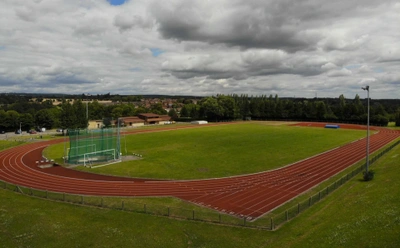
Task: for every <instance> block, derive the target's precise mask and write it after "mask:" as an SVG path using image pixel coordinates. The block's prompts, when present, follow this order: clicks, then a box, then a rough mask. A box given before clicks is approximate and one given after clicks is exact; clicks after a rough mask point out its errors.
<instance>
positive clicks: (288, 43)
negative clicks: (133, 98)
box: [0, 0, 400, 98]
mask: <svg viewBox="0 0 400 248" xmlns="http://www.w3.org/2000/svg"><path fill="white" fill-rule="evenodd" d="M398 13H400V4H399V3H398V2H397V1H392V0H384V1H378V0H364V1H345V0H338V1H328V0H321V1H295V0H279V1H278V0H235V1H228V0H216V1H203V0H193V1H185V0H168V1H146V0H135V1H127V2H126V3H125V4H123V5H120V6H111V5H110V4H108V2H107V1H80V0H70V1H64V0H3V1H1V2H0V57H1V60H0V88H1V89H2V91H14V92H15V91H16V92H31V91H34V92H69V93H77V94H81V93H83V92H84V93H93V94H96V93H108V92H112V93H119V94H191V95H211V94H218V93H220V94H228V93H239V94H241V93H246V94H253V95H260V94H266V95H269V94H278V95H280V96H285V95H286V96H292V95H294V94H293V92H295V91H296V95H297V96H305V97H314V94H315V92H318V95H319V96H330V97H332V96H333V97H335V96H339V95H340V94H343V93H346V94H347V95H348V97H352V95H355V94H359V93H360V90H359V85H362V84H366V83H370V84H371V89H373V90H376V92H375V93H376V94H375V95H374V96H375V97H379V98H398V97H399V95H400V87H399V81H400V80H399V78H400V73H399V72H398V71H399V70H398V68H399V65H400V50H399V48H398V44H399V43H400V33H399V32H398V23H400V16H399V15H398ZM152 49H153V51H154V49H158V51H161V52H162V53H161V54H159V56H157V57H155V56H153V54H152ZM99 78H101V79H102V80H99ZM368 80H370V81H368ZM371 80H372V81H371ZM50 86H51V87H50Z"/></svg>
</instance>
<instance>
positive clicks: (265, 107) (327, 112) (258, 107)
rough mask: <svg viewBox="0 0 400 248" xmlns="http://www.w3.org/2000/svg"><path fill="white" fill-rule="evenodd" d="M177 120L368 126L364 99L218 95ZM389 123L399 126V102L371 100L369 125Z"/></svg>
mask: <svg viewBox="0 0 400 248" xmlns="http://www.w3.org/2000/svg"><path fill="white" fill-rule="evenodd" d="M180 116H181V117H184V118H189V119H206V120H208V121H229V120H237V119H241V120H246V119H247V120H249V119H251V120H298V121H330V122H351V123H360V124H365V123H366V122H367V116H368V115H367V99H360V97H359V96H358V95H356V96H355V98H354V99H346V98H345V97H344V96H343V95H340V96H339V98H335V99H317V98H314V99H305V98H286V99H285V98H284V99H280V98H279V97H278V95H275V96H273V95H270V96H265V95H262V96H255V97H253V96H250V97H249V96H248V95H217V96H212V97H205V98H203V99H202V100H201V101H199V102H198V103H197V104H194V103H191V104H186V105H185V106H183V108H182V109H181V111H180ZM389 121H394V122H396V125H398V126H400V105H399V101H388V100H386V101H384V104H382V103H381V102H380V101H378V100H372V99H371V100H370V123H371V124H372V125H379V126H386V125H387V124H388V122H389Z"/></svg>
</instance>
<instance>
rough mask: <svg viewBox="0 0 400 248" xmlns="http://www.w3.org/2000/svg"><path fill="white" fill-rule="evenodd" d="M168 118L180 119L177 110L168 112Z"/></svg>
mask: <svg viewBox="0 0 400 248" xmlns="http://www.w3.org/2000/svg"><path fill="white" fill-rule="evenodd" d="M168 116H169V117H171V118H172V119H176V118H178V114H177V113H176V111H175V109H170V110H169V111H168Z"/></svg>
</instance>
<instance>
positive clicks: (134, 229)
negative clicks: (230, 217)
mask: <svg viewBox="0 0 400 248" xmlns="http://www.w3.org/2000/svg"><path fill="white" fill-rule="evenodd" d="M399 157H400V146H397V147H396V148H395V149H393V150H392V151H391V152H389V153H388V154H386V155H385V156H384V157H383V158H381V159H380V160H378V161H377V162H376V163H375V164H373V166H372V169H373V170H374V171H375V172H376V175H375V178H374V180H373V181H370V182H363V181H361V178H362V176H361V175H359V176H356V177H355V178H353V179H351V180H350V181H349V182H348V183H346V184H345V185H343V186H342V187H341V188H339V189H338V190H336V191H334V192H333V193H332V194H330V195H329V196H327V197H326V198H324V199H323V200H322V201H321V202H320V203H318V204H316V205H314V206H312V207H311V208H310V209H308V210H306V211H305V212H303V213H302V214H300V215H299V216H298V217H296V218H295V219H293V220H292V221H290V222H289V223H287V224H285V225H284V226H282V227H281V228H280V229H278V230H277V231H273V232H271V231H262V230H252V229H245V228H239V227H226V226H219V225H214V224H207V223H202V222H192V221H181V220H174V219H169V218H166V217H155V216H150V215H146V214H137V213H128V212H122V211H117V210H105V209H98V208H94V207H93V208H92V207H82V206H78V205H71V204H66V203H59V202H51V201H46V200H42V199H37V198H31V197H27V196H23V195H20V194H18V193H14V192H11V191H7V190H3V189H0V247H7V248H12V247H58V248H61V247H174V248H176V247H222V248H223V247H229V248H231V247H399V245H400V235H399V233H400V217H399V216H400V181H399V180H398V178H399V177H400V166H399Z"/></svg>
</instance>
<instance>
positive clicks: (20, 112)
mask: <svg viewBox="0 0 400 248" xmlns="http://www.w3.org/2000/svg"><path fill="white" fill-rule="evenodd" d="M149 112H151V113H155V114H160V115H164V114H167V111H166V110H165V109H163V107H162V105H161V103H157V104H153V105H152V106H151V107H149V108H146V107H144V106H137V105H134V104H133V103H117V104H112V105H104V104H101V103H99V102H98V101H97V100H95V101H92V102H88V103H87V104H85V103H84V102H83V101H82V100H81V99H77V100H68V101H67V100H62V103H61V104H59V105H53V104H52V103H51V102H49V101H43V102H31V101H26V99H24V100H22V101H17V102H14V103H11V104H2V105H1V106H0V131H7V132H9V131H15V130H18V129H19V128H20V127H21V130H22V131H28V130H30V129H37V128H43V127H44V128H46V129H53V128H60V129H68V128H69V129H77V128H87V126H88V122H89V120H103V119H107V120H113V119H114V120H117V119H118V118H119V117H125V116H136V115H138V114H140V113H149Z"/></svg>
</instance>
